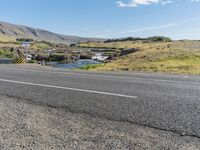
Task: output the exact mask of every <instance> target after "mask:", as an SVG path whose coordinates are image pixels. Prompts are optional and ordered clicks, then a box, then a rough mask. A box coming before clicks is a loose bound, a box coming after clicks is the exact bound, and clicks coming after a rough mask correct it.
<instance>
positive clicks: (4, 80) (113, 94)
mask: <svg viewBox="0 0 200 150" xmlns="http://www.w3.org/2000/svg"><path fill="white" fill-rule="evenodd" d="M0 82H9V83H16V84H23V85H33V86H40V87H48V88H56V89H64V90H70V91H77V92H87V93H94V94H101V95H109V96H117V97H125V98H133V99H137V98H138V97H137V96H130V95H123V94H116V93H108V92H101V91H93V90H86V89H77V88H70V87H62V86H55V85H46V84H38V83H31V82H22V81H14V80H6V79H0Z"/></svg>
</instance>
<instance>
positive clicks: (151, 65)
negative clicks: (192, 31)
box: [82, 41, 200, 74]
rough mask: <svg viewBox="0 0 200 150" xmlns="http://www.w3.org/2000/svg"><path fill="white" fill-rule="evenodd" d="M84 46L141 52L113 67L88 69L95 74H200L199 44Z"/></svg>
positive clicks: (133, 43) (119, 60) (151, 43)
mask: <svg viewBox="0 0 200 150" xmlns="http://www.w3.org/2000/svg"><path fill="white" fill-rule="evenodd" d="M82 46H91V47H102V46H104V47H110V48H137V49H139V51H137V52H135V53H132V54H130V55H127V56H123V57H119V58H117V59H116V60H113V61H111V62H110V63H106V64H103V65H97V66H93V67H88V68H91V69H92V70H97V71H118V70H124V71H145V72H164V73H181V74H182V73H183V74H200V41H172V42H150V43H143V42H131V41H128V42H113V43H90V44H88V45H82ZM83 69H84V68H83ZM86 69H87V67H86Z"/></svg>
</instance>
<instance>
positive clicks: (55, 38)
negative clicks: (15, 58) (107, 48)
mask: <svg viewBox="0 0 200 150" xmlns="http://www.w3.org/2000/svg"><path fill="white" fill-rule="evenodd" d="M16 38H32V39H34V40H37V41H48V42H52V43H61V44H71V43H78V42H86V41H102V39H96V38H81V37H76V36H67V35H61V34H56V33H53V32H49V31H45V30H41V29H36V28H31V27H26V26H21V25H14V24H10V23H5V22H1V21H0V41H15V40H16Z"/></svg>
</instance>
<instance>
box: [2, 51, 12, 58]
mask: <svg viewBox="0 0 200 150" xmlns="http://www.w3.org/2000/svg"><path fill="white" fill-rule="evenodd" d="M13 55H14V52H13V51H12V50H0V58H13Z"/></svg>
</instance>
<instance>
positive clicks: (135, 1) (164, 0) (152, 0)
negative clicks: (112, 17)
mask: <svg viewBox="0 0 200 150" xmlns="http://www.w3.org/2000/svg"><path fill="white" fill-rule="evenodd" d="M175 1H177V0H129V2H127V3H125V2H123V1H117V2H116V4H117V5H118V7H138V6H140V5H152V4H161V5H167V4H170V3H173V2H175ZM189 1H191V2H200V0H189Z"/></svg>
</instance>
